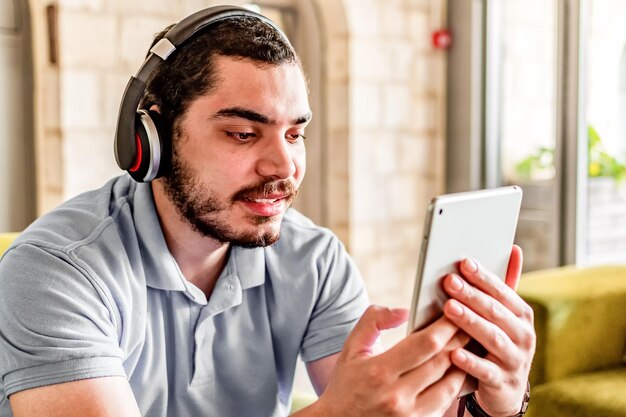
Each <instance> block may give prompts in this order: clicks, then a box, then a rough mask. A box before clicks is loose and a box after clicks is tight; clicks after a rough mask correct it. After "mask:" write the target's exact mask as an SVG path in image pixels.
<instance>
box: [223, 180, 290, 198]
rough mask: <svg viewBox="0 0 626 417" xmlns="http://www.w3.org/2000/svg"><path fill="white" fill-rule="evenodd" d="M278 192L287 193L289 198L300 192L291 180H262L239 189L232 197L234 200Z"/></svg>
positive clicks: (261, 196)
mask: <svg viewBox="0 0 626 417" xmlns="http://www.w3.org/2000/svg"><path fill="white" fill-rule="evenodd" d="M277 193H279V194H285V197H286V198H287V199H293V198H294V197H295V196H296V194H297V193H298V189H297V188H296V187H295V185H293V184H292V183H291V181H289V180H278V181H261V182H259V183H257V184H253V185H250V186H248V187H245V188H242V189H241V190H239V191H237V192H236V193H235V195H234V196H233V197H232V201H237V200H246V199H251V198H263V197H264V196H267V195H271V194H277Z"/></svg>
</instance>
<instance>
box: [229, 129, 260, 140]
mask: <svg viewBox="0 0 626 417" xmlns="http://www.w3.org/2000/svg"><path fill="white" fill-rule="evenodd" d="M226 136H228V137H229V138H233V139H235V140H237V141H239V142H249V141H250V140H252V138H255V137H256V133H251V132H228V131H227V132H226Z"/></svg>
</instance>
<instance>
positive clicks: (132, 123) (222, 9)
mask: <svg viewBox="0 0 626 417" xmlns="http://www.w3.org/2000/svg"><path fill="white" fill-rule="evenodd" d="M239 17H254V18H257V19H260V20H261V21H263V22H264V23H266V24H268V25H270V26H271V27H272V28H274V29H276V31H277V32H278V33H279V34H280V35H281V36H282V37H283V38H284V40H285V41H286V42H287V44H289V41H288V40H287V37H286V36H285V35H284V34H283V33H282V31H281V30H280V29H279V28H278V27H277V26H276V25H275V24H274V22H272V21H271V20H269V19H268V18H266V17H265V16H263V15H261V14H258V13H255V12H253V11H251V10H248V9H244V8H240V7H235V6H217V7H210V8H208V9H204V10H201V11H199V12H196V13H194V14H192V15H190V16H188V17H186V18H185V19H183V20H181V21H180V22H179V23H177V24H176V25H175V26H173V27H172V28H171V29H170V30H169V31H168V32H167V33H166V34H165V36H164V37H163V39H161V40H160V41H158V42H157V43H156V44H155V45H154V46H153V47H152V48H151V49H150V54H149V55H148V57H147V58H146V60H145V61H144V62H143V64H142V65H141V67H140V68H139V70H138V71H137V74H135V76H134V77H130V80H129V81H128V84H127V85H126V90H125V91H124V95H123V96H122V102H121V104H120V110H119V115H118V118H117V128H116V131H115V160H116V161H117V165H118V166H119V167H120V168H121V169H123V170H126V171H128V173H129V174H130V175H131V177H133V178H134V179H135V180H136V181H139V182H147V181H152V180H153V179H155V178H157V177H159V176H160V175H162V174H163V172H165V169H166V167H165V166H164V165H165V163H164V161H168V160H169V155H167V153H169V152H171V151H170V148H171V146H170V145H171V144H170V141H171V138H170V137H169V135H168V134H166V132H167V130H166V129H165V126H163V124H164V123H163V122H162V121H161V117H160V115H159V114H158V113H157V112H155V111H150V110H143V109H138V107H139V102H140V101H141V98H142V97H143V94H144V90H145V89H146V84H147V82H148V79H149V78H150V75H151V74H152V72H153V71H154V70H155V69H156V68H157V67H158V66H159V64H161V63H164V61H166V60H167V59H168V57H169V56H170V55H171V54H172V52H174V51H175V50H176V49H177V48H179V47H180V46H181V45H182V44H184V43H185V42H186V41H187V40H189V39H190V38H191V37H192V36H194V35H195V34H196V33H198V32H199V31H201V30H203V29H206V28H207V27H209V26H211V25H213V24H214V23H217V22H221V21H223V20H226V19H232V18H239Z"/></svg>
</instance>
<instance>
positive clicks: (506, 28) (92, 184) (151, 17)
mask: <svg viewBox="0 0 626 417" xmlns="http://www.w3.org/2000/svg"><path fill="white" fill-rule="evenodd" d="M229 3H230V4H238V5H243V6H246V7H250V8H252V9H254V10H256V11H259V12H261V13H263V14H265V15H267V16H269V17H270V18H272V19H274V20H275V21H276V22H277V23H278V24H279V25H280V26H281V27H282V28H283V29H284V30H285V32H286V33H287V34H288V36H289V37H290V38H291V39H292V41H293V43H294V45H295V47H296V49H297V50H298V52H299V54H300V55H301V57H302V60H303V62H304V66H305V69H306V71H307V74H308V77H309V79H310V89H311V98H310V100H311V106H312V109H313V112H314V114H315V117H314V119H313V120H314V122H313V124H312V125H311V127H310V129H309V130H308V131H307V138H308V140H307V146H308V171H307V178H306V180H305V183H304V185H303V189H302V191H301V193H300V200H299V202H298V208H299V209H300V210H301V211H303V212H304V213H305V214H306V215H308V216H309V217H311V218H312V219H314V220H315V221H316V222H318V223H319V224H321V225H324V226H327V227H329V228H331V229H332V230H333V231H335V233H337V234H338V235H339V236H340V238H341V239H342V240H343V241H344V243H345V244H346V246H347V247H348V249H349V251H350V253H351V254H352V256H353V257H354V259H355V260H356V263H357V264H358V266H359V267H360V269H361V271H362V273H363V276H364V279H365V282H366V285H367V287H368V290H369V293H370V295H371V300H372V302H374V303H377V304H384V305H391V306H408V305H409V303H410V298H411V294H412V285H413V280H414V275H415V270H416V266H417V265H416V264H417V256H418V253H419V243H420V240H421V239H420V238H421V233H422V223H423V219H424V215H425V210H426V207H427V203H428V201H429V200H430V199H431V198H432V197H434V196H436V195H437V194H441V193H444V192H455V191H464V190H471V189H478V188H487V187H496V186H500V185H507V184H519V185H521V186H522V188H523V189H524V202H523V209H522V213H521V218H520V224H519V228H518V234H517V237H516V240H517V243H518V244H520V245H521V246H522V248H523V249H524V252H525V271H532V270H538V269H544V268H549V267H554V266H559V265H566V264H578V265H597V264H605V263H618V262H621V263H623V262H624V261H625V260H626V182H625V181H624V179H626V158H625V157H626V117H624V114H625V112H626V25H624V24H623V22H624V21H626V2H624V1H622V0H447V1H446V0H384V1H383V0H267V1H265V0H260V1H257V2H254V3H251V2H246V1H237V0H233V1H231V2H229ZM217 4H223V2H216V1H210V0H150V1H126V0H54V1H52V0H0V91H1V92H2V94H1V95H0V170H2V172H1V175H0V196H2V198H1V200H0V230H1V231H19V230H22V229H23V228H24V227H26V225H28V224H29V223H30V222H31V221H32V220H33V219H34V218H36V217H37V216H39V215H41V214H42V213H44V212H46V211H48V210H50V209H52V208H53V207H55V206H56V205H58V204H59V203H61V202H63V201H65V200H67V199H69V198H71V197H73V196H75V195H76V194H78V193H80V192H82V191H86V190H88V189H92V188H96V187H99V186H100V185H102V184H103V183H104V182H105V181H106V180H108V179H109V178H111V177H112V176H115V175H118V174H120V171H119V169H118V168H117V166H116V165H115V160H114V157H113V150H112V144H113V134H114V130H115V123H116V118H117V111H118V105H119V101H120V98H121V96H122V93H123V90H124V87H125V85H126V82H127V81H128V77H129V76H130V75H132V74H134V72H135V71H136V70H137V69H138V68H139V66H140V65H141V62H142V61H143V57H144V56H145V53H146V50H147V48H148V46H149V44H150V42H151V39H152V38H153V36H154V35H155V34H156V33H157V32H159V31H160V30H161V29H163V28H164V27H165V26H167V25H168V24H170V23H172V22H175V21H178V20H180V19H181V18H182V17H184V16H186V15H188V14H190V13H192V12H194V11H197V10H199V9H201V8H204V7H207V6H212V5H217ZM403 334H404V330H403V329H398V330H397V331H395V332H391V334H390V335H389V336H387V337H388V338H389V339H390V340H391V341H393V340H394V338H395V339H397V338H398V337H401V336H402V335H403Z"/></svg>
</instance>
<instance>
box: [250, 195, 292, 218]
mask: <svg viewBox="0 0 626 417" xmlns="http://www.w3.org/2000/svg"><path fill="white" fill-rule="evenodd" d="M289 197H290V195H284V194H280V195H279V194H276V195H268V196H265V195H264V196H262V197H246V198H244V199H242V200H240V202H241V204H242V205H243V206H244V207H246V208H247V209H248V210H249V211H251V212H252V213H253V214H255V215H257V216H262V217H272V216H277V215H279V214H283V213H284V212H285V210H286V209H287V203H288V201H289Z"/></svg>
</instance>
